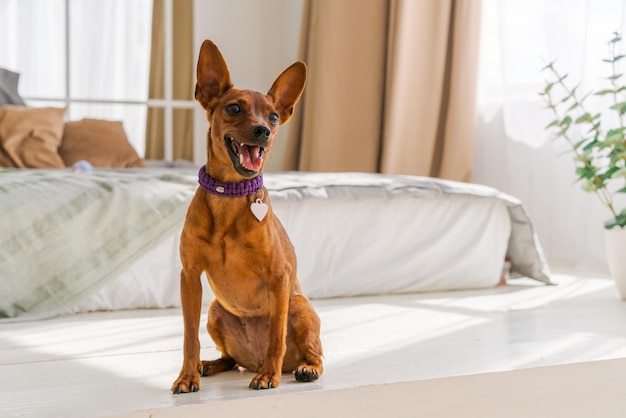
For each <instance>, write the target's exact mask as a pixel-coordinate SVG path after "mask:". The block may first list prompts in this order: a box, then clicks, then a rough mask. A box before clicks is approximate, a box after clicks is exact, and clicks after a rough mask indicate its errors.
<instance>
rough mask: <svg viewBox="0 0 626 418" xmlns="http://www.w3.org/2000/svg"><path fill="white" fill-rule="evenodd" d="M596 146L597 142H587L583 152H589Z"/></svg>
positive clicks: (595, 140)
mask: <svg viewBox="0 0 626 418" xmlns="http://www.w3.org/2000/svg"><path fill="white" fill-rule="evenodd" d="M597 144H598V140H597V139H594V140H593V141H591V142H589V143H588V144H587V145H585V147H584V148H583V151H590V150H591V149H592V148H593V147H595V146H596V145H597Z"/></svg>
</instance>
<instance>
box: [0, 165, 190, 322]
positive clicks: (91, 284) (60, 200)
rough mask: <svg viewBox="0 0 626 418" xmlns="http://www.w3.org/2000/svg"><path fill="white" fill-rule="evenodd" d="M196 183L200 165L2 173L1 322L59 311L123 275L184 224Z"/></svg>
mask: <svg viewBox="0 0 626 418" xmlns="http://www.w3.org/2000/svg"><path fill="white" fill-rule="evenodd" d="M196 187H197V176H196V172H195V170H192V171H190V172H189V174H185V173H181V172H179V171H173V170H166V169H126V170H117V171H115V170H98V171H96V172H93V173H73V172H72V171H69V170H16V171H10V172H2V173H0V296H1V297H0V318H2V319H0V321H3V320H4V321H6V320H8V318H15V317H20V318H21V317H27V318H28V319H36V318H38V317H42V318H43V317H49V316H52V315H54V314H55V313H56V312H61V311H63V310H64V309H65V308H67V307H68V306H71V305H72V304H73V303H75V301H77V300H79V299H80V298H81V297H84V296H85V295H87V294H90V293H91V292H93V291H94V290H96V289H98V288H100V287H101V286H102V285H103V284H104V283H106V282H107V280H110V279H112V278H115V277H116V275H117V274H119V273H120V271H122V270H123V269H124V268H126V267H127V266H128V265H130V264H131V263H132V262H133V261H135V260H136V259H138V258H139V257H141V256H142V255H143V254H145V253H146V252H147V251H148V250H150V249H151V248H152V247H153V246H154V245H156V244H157V243H158V242H159V240H160V239H161V238H162V237H164V236H167V235H168V234H170V233H172V232H173V231H174V230H176V229H180V228H182V224H183V220H184V217H185V213H186V211H187V207H188V204H189V201H190V200H191V197H192V196H193V193H194V192H195V190H196ZM172 280H176V278H172Z"/></svg>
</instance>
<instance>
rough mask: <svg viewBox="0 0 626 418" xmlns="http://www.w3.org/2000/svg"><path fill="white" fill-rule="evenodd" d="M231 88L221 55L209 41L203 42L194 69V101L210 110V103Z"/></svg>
mask: <svg viewBox="0 0 626 418" xmlns="http://www.w3.org/2000/svg"><path fill="white" fill-rule="evenodd" d="M232 87H233V83H232V82H231V81H230V72H229V71H228V66H227V65H226V61H225V60H224V57H223V56H222V53H221V52H220V50H219V49H217V46H216V45H215V44H214V43H213V42H212V41H210V40H208V39H207V40H205V41H204V42H203V43H202V47H201V48H200V56H199V57H198V67H197V69H196V94H195V96H196V100H197V101H198V102H200V104H201V105H202V107H203V108H204V109H206V110H209V109H211V110H212V106H211V102H213V101H214V100H215V99H218V98H220V97H222V96H223V95H224V93H226V92H227V91H228V90H230V89H231V88H232Z"/></svg>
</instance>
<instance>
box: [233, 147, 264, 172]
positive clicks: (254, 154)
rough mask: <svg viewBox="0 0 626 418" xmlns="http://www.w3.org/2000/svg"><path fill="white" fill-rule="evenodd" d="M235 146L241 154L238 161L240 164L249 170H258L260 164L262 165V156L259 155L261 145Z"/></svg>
mask: <svg viewBox="0 0 626 418" xmlns="http://www.w3.org/2000/svg"><path fill="white" fill-rule="evenodd" d="M237 148H239V155H241V157H240V158H239V161H240V162H241V165H242V166H244V167H245V168H247V169H248V170H250V171H259V170H260V169H261V165H263V158H261V156H260V153H261V147H256V146H253V145H243V144H242V145H239V144H238V145H237ZM242 157H243V158H242Z"/></svg>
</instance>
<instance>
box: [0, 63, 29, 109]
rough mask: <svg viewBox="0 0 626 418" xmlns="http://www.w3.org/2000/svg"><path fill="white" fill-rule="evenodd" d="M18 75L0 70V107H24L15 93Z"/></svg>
mask: <svg viewBox="0 0 626 418" xmlns="http://www.w3.org/2000/svg"><path fill="white" fill-rule="evenodd" d="M19 80H20V75H19V74H18V73H14V72H13V71H9V70H5V69H4V68H0V106H4V105H8V104H12V105H20V106H25V104H24V101H23V100H22V98H21V97H20V95H19V94H18V93H17V83H18V82H19Z"/></svg>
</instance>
